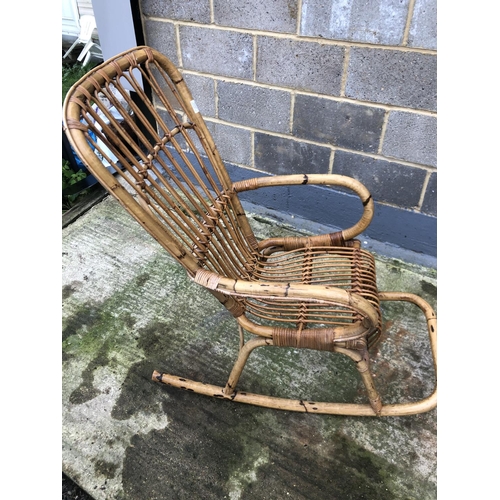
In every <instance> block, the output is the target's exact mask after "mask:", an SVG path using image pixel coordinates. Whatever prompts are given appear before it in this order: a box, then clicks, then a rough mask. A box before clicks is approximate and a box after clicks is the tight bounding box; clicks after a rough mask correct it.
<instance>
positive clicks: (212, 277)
mask: <svg viewBox="0 0 500 500" xmlns="http://www.w3.org/2000/svg"><path fill="white" fill-rule="evenodd" d="M191 279H192V280H193V281H194V282H196V283H198V284H199V285H201V286H203V287H205V288H208V289H209V290H212V291H214V292H219V293H222V294H224V295H230V296H236V297H250V298H252V297H254V298H259V297H260V298H263V297H265V298H267V299H273V298H274V299H279V300H294V301H297V300H301V301H305V302H316V303H323V304H332V305H336V306H339V305H340V306H344V307H347V308H350V309H352V310H354V311H356V312H357V313H359V314H360V315H361V316H362V318H363V320H362V321H360V322H357V323H355V324H353V325H352V327H351V325H349V326H346V327H345V328H342V329H339V333H338V334H337V335H336V337H335V340H336V341H346V340H352V339H355V338H359V336H360V335H362V334H365V333H369V332H371V331H373V330H374V329H375V328H376V326H377V325H378V320H379V318H378V314H377V311H376V310H375V309H374V307H373V306H372V304H370V302H368V301H367V300H366V299H364V298H363V297H361V296H359V295H356V294H353V293H351V292H349V291H348V290H343V289H341V288H336V287H333V286H324V285H306V284H301V283H273V282H265V281H245V280H239V279H238V280H235V279H232V278H226V277H224V276H221V275H219V274H217V273H214V272H212V271H208V270H206V269H199V270H198V271H197V273H196V275H195V276H194V277H193V278H191ZM243 312H244V311H241V313H240V314H243ZM264 330H265V329H263V331H262V333H259V335H262V336H267V337H270V336H271V333H270V331H271V330H269V331H268V332H267V333H266V332H265V331H264Z"/></svg>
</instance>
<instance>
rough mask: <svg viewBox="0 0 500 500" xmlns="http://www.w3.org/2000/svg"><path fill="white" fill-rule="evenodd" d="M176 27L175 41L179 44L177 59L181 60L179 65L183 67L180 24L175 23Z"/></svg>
mask: <svg viewBox="0 0 500 500" xmlns="http://www.w3.org/2000/svg"><path fill="white" fill-rule="evenodd" d="M174 28H175V43H176V45H177V59H178V60H179V65H180V67H181V68H183V67H184V61H183V60H182V51H181V34H180V29H179V25H178V24H174Z"/></svg>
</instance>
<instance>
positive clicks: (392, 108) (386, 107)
mask: <svg viewBox="0 0 500 500" xmlns="http://www.w3.org/2000/svg"><path fill="white" fill-rule="evenodd" d="M183 71H184V73H187V74H189V75H197V76H204V77H209V78H213V79H214V80H221V81H223V82H229V83H239V84H244V85H245V84H246V85H251V86H253V87H259V88H264V89H270V90H280V91H283V92H290V93H292V92H294V93H295V94H296V95H305V96H312V97H319V98H321V99H328V100H330V101H337V102H349V103H352V104H356V105H359V106H369V107H372V108H380V109H384V110H386V111H406V112H408V113H415V114H420V115H426V116H437V111H430V110H428V109H415V108H405V107H404V106H396V105H391V104H383V103H380V102H374V101H359V100H357V99H354V98H350V97H341V96H332V95H328V94H320V93H318V92H313V91H309V90H300V89H294V88H291V87H280V86H277V85H270V84H268V83H261V82H254V81H252V80H245V79H243V78H235V77H231V76H224V75H215V74H213V73H204V72H201V71H195V70H191V69H184V70H183Z"/></svg>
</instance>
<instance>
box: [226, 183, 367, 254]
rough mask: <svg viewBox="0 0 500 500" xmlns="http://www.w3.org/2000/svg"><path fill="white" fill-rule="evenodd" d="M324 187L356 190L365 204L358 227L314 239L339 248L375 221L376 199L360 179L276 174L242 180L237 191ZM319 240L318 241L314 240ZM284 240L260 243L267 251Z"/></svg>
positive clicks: (236, 187) (236, 184)
mask: <svg viewBox="0 0 500 500" xmlns="http://www.w3.org/2000/svg"><path fill="white" fill-rule="evenodd" d="M306 184H312V185H324V186H342V187H345V188H348V189H350V190H352V191H354V192H355V193H356V194H357V195H358V196H359V198H360V200H361V203H362V204H363V214H362V216H361V218H360V219H359V221H358V222H357V223H356V224H354V226H352V227H350V228H348V229H344V230H342V231H340V232H339V233H331V234H329V235H325V236H327V238H326V239H325V238H324V237H323V238H322V239H321V237H312V239H313V244H318V245H322V246H323V245H334V246H335V245H338V244H343V243H344V242H345V241H348V240H351V239H353V238H354V237H356V236H357V235H358V234H360V233H362V232H363V231H364V230H365V229H366V228H367V227H368V226H369V225H370V222H371V220H372V218H373V211H374V205H373V199H372V197H371V194H370V192H369V191H368V189H366V187H365V186H364V185H363V184H362V183H361V182H359V181H357V180H356V179H353V178H352V177H347V176H345V175H337V174H309V175H307V174H295V175H275V176H269V177H254V178H252V179H247V180H244V181H239V182H235V183H233V189H234V191H235V192H236V193H241V192H243V191H251V190H253V189H258V188H261V187H269V186H298V185H306ZM315 238H317V239H318V241H314V239H315ZM282 240H284V238H277V239H274V238H273V239H270V240H265V242H262V243H264V244H263V245H260V244H259V248H260V249H261V248H266V247H269V246H275V245H276V246H279V245H280V242H281V241H282ZM294 240H296V241H297V242H299V241H301V242H302V240H307V238H294ZM300 246H303V242H302V244H299V243H297V244H296V245H293V244H292V246H290V247H289V248H287V249H293V248H294V247H295V248H299V247H300Z"/></svg>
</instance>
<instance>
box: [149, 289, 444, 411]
mask: <svg viewBox="0 0 500 500" xmlns="http://www.w3.org/2000/svg"><path fill="white" fill-rule="evenodd" d="M380 300H383V301H406V302H411V303H413V304H415V305H417V306H418V307H419V308H420V309H421V310H422V312H423V313H424V316H425V319H426V322H427V331H428V334H429V341H430V346H431V352H432V357H433V361H434V368H435V376H436V383H435V385H434V390H433V392H432V394H430V395H429V396H427V397H425V398H423V399H421V400H419V401H414V402H409V403H397V404H384V405H382V408H381V410H380V413H379V414H378V415H377V413H376V412H375V411H374V410H373V408H372V407H371V405H369V404H355V403H329V402H316V401H308V400H307V399H287V398H279V397H274V396H266V395H262V394H253V393H249V392H245V391H241V390H235V391H234V392H233V393H232V394H230V395H227V394H226V393H225V387H222V386H218V385H212V384H205V383H202V382H197V381H194V380H188V379H186V378H182V377H178V376H175V375H170V374H167V373H160V372H159V371H157V370H155V371H154V372H153V374H152V380H154V381H155V382H159V383H161V384H165V385H168V386H171V387H175V388H178V389H184V390H187V391H190V392H196V393H198V394H201V395H204V396H212V397H216V398H220V399H225V400H228V401H234V402H236V403H244V404H251V405H256V406H262V407H265V408H272V409H275V410H285V411H296V412H304V413H321V414H329V415H351V416H358V417H374V416H382V417H390V416H404V415H415V414H417V413H424V412H428V411H430V410H432V409H434V408H435V407H436V405H437V318H436V314H435V313H434V310H433V309H432V307H431V306H430V305H429V304H428V303H427V302H426V301H425V300H424V299H422V298H421V297H419V296H417V295H414V294H411V293H404V292H402V293H399V292H380ZM261 343H262V345H263V344H264V343H265V344H267V345H270V344H269V341H268V342H265V340H264V341H262V342H261Z"/></svg>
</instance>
